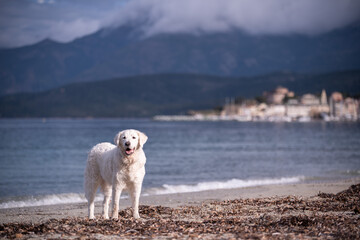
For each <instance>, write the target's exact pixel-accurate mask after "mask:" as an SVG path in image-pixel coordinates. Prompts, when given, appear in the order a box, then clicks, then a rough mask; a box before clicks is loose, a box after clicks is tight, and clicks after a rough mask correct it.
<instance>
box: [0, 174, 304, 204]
mask: <svg viewBox="0 0 360 240" xmlns="http://www.w3.org/2000/svg"><path fill="white" fill-rule="evenodd" d="M304 179H305V177H303V176H297V177H286V178H285V177H284V178H268V179H255V180H241V179H231V180H228V181H213V182H200V183H197V184H194V185H168V184H164V185H163V186H162V187H161V188H151V189H145V191H144V194H143V195H161V194H171V193H186V192H200V191H206V190H215V189H231V188H244V187H252V186H261V185H271V184H287V183H296V182H300V181H302V180H304ZM121 198H126V196H122V197H121ZM102 199H103V195H102V194H98V195H97V196H96V198H95V201H102ZM70 203H86V199H85V196H84V194H80V193H64V194H53V195H44V196H30V197H22V198H14V199H12V200H6V201H4V200H3V201H2V202H0V209H3V208H19V207H35V206H45V205H56V204H70Z"/></svg>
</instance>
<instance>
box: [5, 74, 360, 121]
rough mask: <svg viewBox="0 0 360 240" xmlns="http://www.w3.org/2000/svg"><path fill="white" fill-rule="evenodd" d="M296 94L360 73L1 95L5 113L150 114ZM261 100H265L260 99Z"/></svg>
mask: <svg viewBox="0 0 360 240" xmlns="http://www.w3.org/2000/svg"><path fill="white" fill-rule="evenodd" d="M279 85H281V86H284V87H287V88H289V89H290V90H291V91H294V92H296V94H304V93H308V92H321V90H322V89H325V90H326V91H327V92H328V93H330V92H333V91H340V92H347V93H348V94H351V95H356V94H358V93H359V92H360V71H347V72H336V73H329V74H322V75H302V74H294V73H277V74H270V75H264V76H258V77H244V78H235V77H215V76H206V75H195V74H159V75H144V76H136V77H125V78H116V79H111V80H105V81H98V82H86V83H76V84H70V85H66V86H63V87H60V88H56V89H52V90H49V91H44V92H39V93H21V94H13V95H7V96H3V97H1V98H0V117H3V118H4V117H150V116H153V115H157V114H185V113H187V112H188V111H189V110H202V109H212V108H214V107H215V106H221V105H223V104H224V103H225V98H229V97H232V98H234V97H236V96H242V97H244V98H253V97H255V96H261V95H262V93H263V91H268V90H271V89H274V88H275V87H277V86H279ZM259 100H260V99H259Z"/></svg>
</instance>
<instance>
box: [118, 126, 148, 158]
mask: <svg viewBox="0 0 360 240" xmlns="http://www.w3.org/2000/svg"><path fill="white" fill-rule="evenodd" d="M147 139H148V137H147V136H146V135H145V134H144V133H142V132H140V131H138V130H134V129H128V130H124V131H121V132H119V133H118V134H116V136H115V138H114V142H115V144H116V146H118V147H119V148H120V149H121V150H122V151H123V152H124V153H125V154H126V155H127V156H130V155H131V154H133V153H134V152H135V151H136V150H137V149H140V148H142V147H143V146H144V144H145V143H146V141H147Z"/></svg>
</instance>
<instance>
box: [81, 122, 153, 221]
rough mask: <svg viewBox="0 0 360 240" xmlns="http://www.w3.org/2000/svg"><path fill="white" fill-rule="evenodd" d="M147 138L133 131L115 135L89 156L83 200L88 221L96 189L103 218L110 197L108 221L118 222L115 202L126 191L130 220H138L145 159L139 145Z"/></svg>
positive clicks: (98, 145)
mask: <svg viewBox="0 0 360 240" xmlns="http://www.w3.org/2000/svg"><path fill="white" fill-rule="evenodd" d="M147 139H148V137H147V136H146V135H145V134H144V133H142V132H139V131H137V130H133V129H129V130H124V131H122V132H119V133H118V134H117V135H116V136H115V139H114V142H115V145H116V146H115V145H113V144H111V143H100V144H97V145H96V146H95V147H93V148H92V149H91V151H90V153H89V156H88V160H87V165H86V170H85V184H84V185H85V196H86V199H87V200H88V211H89V219H94V218H95V216H94V199H95V195H96V191H97V189H98V187H99V186H100V187H101V190H102V191H103V193H104V202H103V217H104V218H105V219H108V218H109V214H108V211H109V202H110V197H111V195H112V218H114V219H117V218H118V211H119V199H120V195H121V192H122V190H124V189H127V190H128V192H129V193H130V197H131V199H132V207H133V216H134V218H140V216H139V198H140V192H141V186H142V182H143V179H144V176H145V163H146V157H145V153H144V151H143V149H142V148H143V145H144V144H145V143H146V141H147Z"/></svg>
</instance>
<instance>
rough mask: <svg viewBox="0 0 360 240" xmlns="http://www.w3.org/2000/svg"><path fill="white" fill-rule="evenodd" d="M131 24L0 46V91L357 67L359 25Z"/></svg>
mask: <svg viewBox="0 0 360 240" xmlns="http://www.w3.org/2000/svg"><path fill="white" fill-rule="evenodd" d="M138 31H139V30H138V29H136V28H135V27H134V26H123V27H120V28H117V29H112V30H108V29H107V30H100V31H98V32H96V33H94V34H91V35H88V36H85V37H82V38H78V39H76V40H74V41H72V42H70V43H58V42H54V41H52V40H44V41H42V42H40V43H37V44H35V45H31V46H25V47H21V48H15V49H2V50H0V84H1V86H2V88H1V89H0V95H4V94H8V93H16V92H23V91H28V92H35V91H43V90H47V89H52V88H54V87H58V86H61V85H64V84H69V83H74V82H84V81H94V80H102V79H109V78H117V77H126V76H136V75H144V74H159V73H166V72H171V73H194V74H209V75H217V76H256V75H260V74H268V73H271V72H276V71H282V70H287V71H292V72H302V73H325V72H330V71H341V70H350V69H360V45H359V44H358V42H360V24H355V25H351V26H349V27H347V28H343V29H338V30H335V31H332V32H329V33H326V34H323V35H316V36H306V35H283V36H279V35H249V34H245V33H244V32H242V31H236V30H234V31H231V32H227V33H221V34H220V33H208V34H200V35H192V34H159V35H155V36H152V37H148V38H144V37H141V34H140V33H139V32H138Z"/></svg>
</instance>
